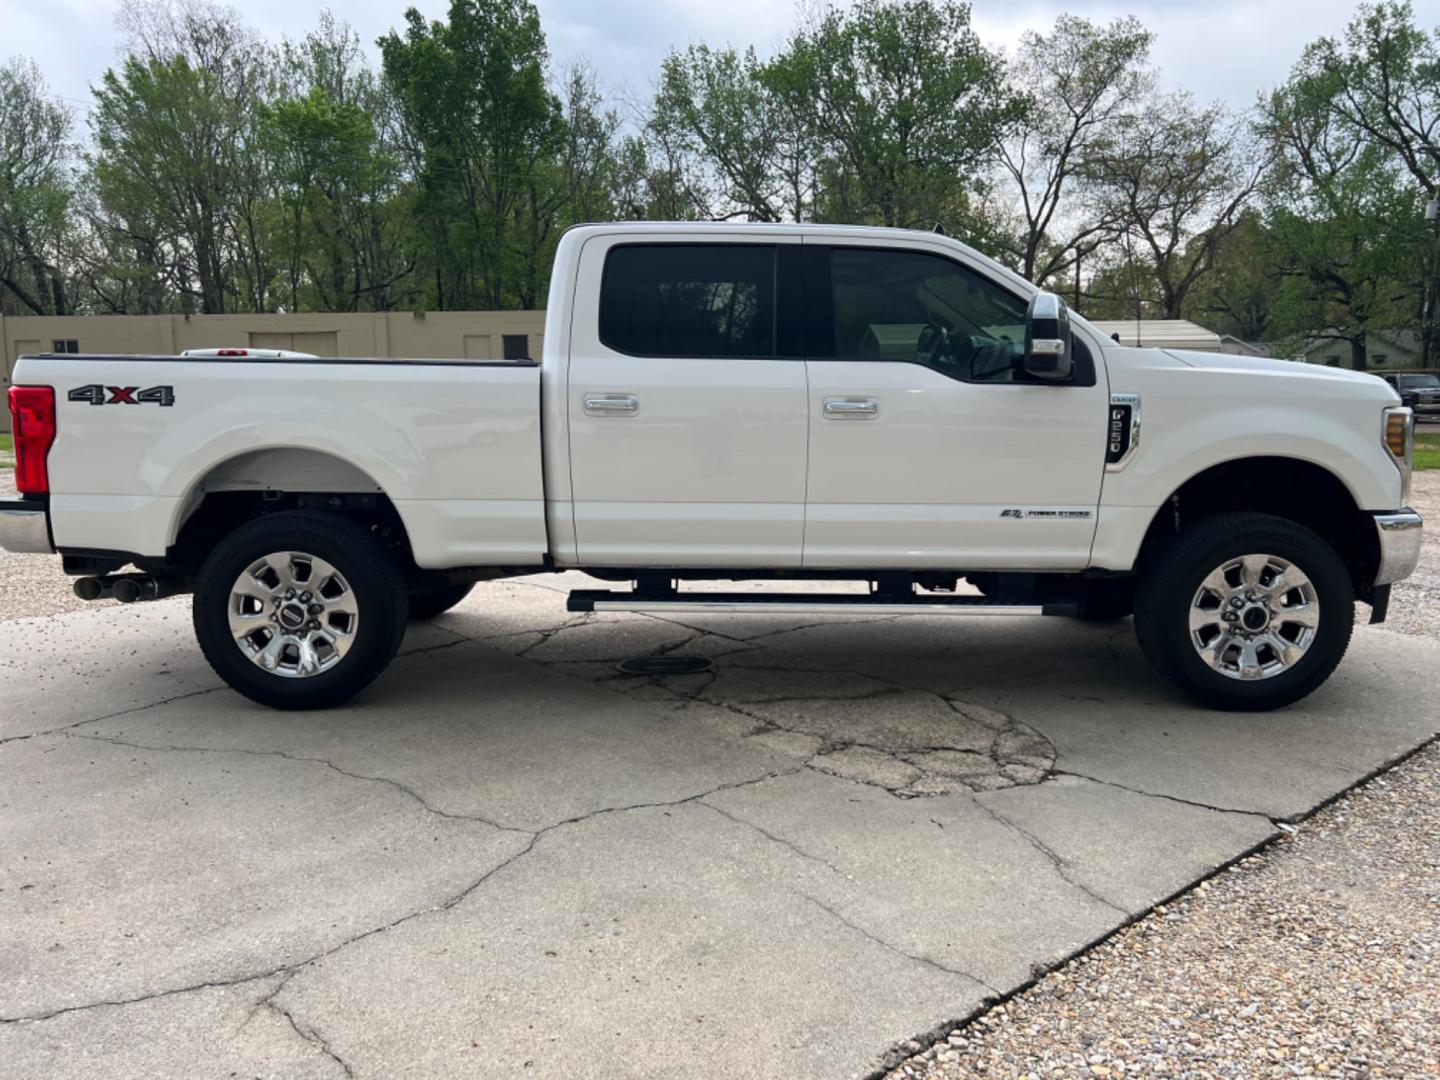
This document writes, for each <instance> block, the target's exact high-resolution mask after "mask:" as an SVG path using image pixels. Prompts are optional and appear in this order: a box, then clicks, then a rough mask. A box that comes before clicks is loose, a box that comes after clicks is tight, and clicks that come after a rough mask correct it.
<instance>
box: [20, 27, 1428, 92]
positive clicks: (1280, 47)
mask: <svg viewBox="0 0 1440 1080" xmlns="http://www.w3.org/2000/svg"><path fill="white" fill-rule="evenodd" d="M537 3H538V6H539V8H540V16H541V21H542V22H543V24H544V27H545V31H546V34H547V36H548V38H549V41H550V50H551V54H552V56H553V58H554V61H555V62H556V64H557V65H561V64H565V63H567V62H569V61H571V60H576V59H584V60H587V61H588V62H589V63H590V64H591V65H592V66H594V67H595V69H596V70H597V71H598V72H599V74H600V77H601V80H602V81H603V82H604V83H605V84H606V86H607V89H609V90H610V91H611V93H612V94H615V95H616V96H619V95H620V94H628V95H629V97H630V98H631V99H633V100H640V99H645V98H648V97H649V93H650V85H651V82H650V81H651V79H652V78H653V75H654V72H655V70H656V68H657V66H658V64H659V61H660V58H661V57H663V56H664V55H665V53H666V52H667V51H669V50H670V49H672V48H677V47H682V48H683V47H684V46H685V45H687V44H689V43H691V42H694V41H705V42H709V43H711V44H716V45H723V44H731V45H736V46H744V45H750V44H753V45H755V46H756V47H757V48H758V49H759V50H760V51H761V52H762V53H768V52H771V51H773V50H774V49H775V48H776V47H777V46H779V45H780V44H781V43H782V42H783V40H784V38H785V36H786V34H787V31H788V30H789V29H790V27H791V26H792V25H793V24H794V22H795V7H794V4H793V3H792V2H790V0H537ZM117 6H118V0H0V59H4V58H8V57H9V56H12V55H15V54H17V53H18V54H22V55H27V56H30V57H32V58H33V59H34V60H36V62H37V63H39V64H40V66H41V68H42V69H44V71H45V72H46V77H47V78H48V80H49V81H50V86H51V90H52V91H53V92H55V93H58V94H60V95H62V96H64V97H65V98H67V99H69V100H70V103H71V104H72V105H74V106H75V107H76V108H77V110H81V111H83V108H84V106H85V105H86V103H87V101H88V92H87V87H88V86H89V85H90V83H92V82H94V81H95V80H96V78H97V77H98V76H99V74H100V73H101V72H102V71H103V70H104V69H105V68H106V67H107V66H109V65H110V64H112V63H113V62H114V59H115V27H114V17H115V11H116V8H117ZM234 6H236V7H238V8H240V10H241V11H242V12H243V13H244V17H245V18H246V19H247V20H248V21H249V22H250V24H251V25H252V26H254V27H255V28H256V29H258V30H259V31H260V32H261V33H262V34H264V35H265V36H266V37H269V38H271V39H276V40H278V39H279V38H281V37H287V36H288V37H292V38H298V37H301V36H303V35H304V34H305V33H306V31H308V30H309V29H310V28H311V27H313V26H314V24H315V19H316V16H317V15H318V13H319V12H320V11H321V10H323V9H324V8H326V7H329V8H330V9H332V10H333V11H334V12H335V13H336V14H337V15H339V16H340V17H342V18H344V19H346V20H348V21H349V22H350V23H351V25H352V26H354V27H355V29H356V30H357V31H358V32H359V33H360V35H361V38H362V39H363V40H364V41H365V42H366V43H367V44H372V45H373V42H374V39H375V38H377V37H379V36H380V35H381V34H383V33H385V32H386V31H387V30H389V29H391V28H392V27H395V26H398V25H399V24H400V22H401V18H402V14H403V11H404V9H405V8H406V7H407V6H409V5H408V4H406V3H405V0H348V2H347V0H240V2H236V3H235V4H234ZM414 6H417V7H419V8H420V10H421V11H423V12H424V13H425V14H426V15H428V16H430V17H432V18H436V17H442V16H443V15H444V12H445V10H446V8H447V7H448V6H449V4H448V0H419V2H418V3H416V4H415V5H414ZM1414 6H1415V11H1416V15H1417V18H1418V19H1419V21H1420V23H1421V25H1423V26H1427V27H1432V28H1433V27H1435V26H1437V25H1440V0H1415V4H1414ZM1355 7H1356V4H1355V3H1354V2H1351V0H1211V2H1208V3H1187V2H1183V0H1144V2H1138V0H1137V2H1132V3H1097V2H1093V0H1073V2H1071V3H1051V2H1044V0H975V2H974V6H973V11H974V22H975V25H976V28H977V29H978V31H979V32H980V35H981V37H982V38H983V39H984V40H985V42H986V43H987V44H989V45H991V46H992V47H1002V48H1006V49H1009V48H1012V47H1013V46H1014V44H1015V42H1016V41H1017V40H1018V38H1019V35H1020V34H1021V33H1022V32H1023V31H1024V30H1026V29H1028V28H1032V27H1034V28H1043V27H1046V26H1048V25H1050V24H1051V23H1052V22H1053V21H1054V18H1055V16H1056V14H1058V13H1059V12H1061V11H1069V12H1071V13H1073V14H1077V15H1084V16H1086V17H1088V18H1091V19H1094V20H1096V21H1108V20H1109V19H1112V18H1114V17H1115V16H1117V15H1121V14H1134V15H1136V16H1138V17H1139V18H1140V20H1141V21H1142V22H1143V23H1144V24H1145V25H1146V26H1148V27H1149V28H1150V29H1151V30H1153V31H1154V32H1155V33H1156V35H1157V40H1156V44H1155V50H1154V58H1155V60H1156V62H1157V64H1158V65H1159V67H1160V69H1161V72H1162V74H1163V76H1164V79H1165V82H1166V83H1167V84H1169V85H1170V86H1172V87H1177V88H1178V87H1185V88H1188V89H1190V90H1192V91H1194V92H1195V94H1196V95H1197V96H1199V97H1200V98H1201V99H1203V100H1207V101H1208V100H1212V99H1223V100H1225V101H1228V102H1231V103H1232V104H1235V105H1238V106H1245V105H1248V104H1250V103H1251V102H1252V101H1253V100H1254V99H1255V95H1256V94H1257V93H1258V92H1260V91H1261V90H1264V89H1268V88H1270V87H1272V86H1274V85H1275V84H1276V83H1277V82H1279V81H1280V80H1281V79H1282V78H1283V77H1284V75H1285V73H1286V72H1287V71H1288V70H1289V68H1290V66H1291V65H1292V64H1293V63H1294V62H1295V59H1296V58H1297V57H1298V55H1299V53H1300V50H1301V48H1302V47H1303V46H1304V45H1305V43H1306V42H1308V41H1311V40H1313V39H1314V38H1316V37H1318V36H1320V35H1322V34H1338V33H1339V32H1340V31H1341V30H1342V29H1343V28H1344V26H1345V24H1346V23H1347V22H1348V21H1349V19H1350V17H1351V15H1352V14H1353V12H1354V10H1355ZM372 52H373V48H372Z"/></svg>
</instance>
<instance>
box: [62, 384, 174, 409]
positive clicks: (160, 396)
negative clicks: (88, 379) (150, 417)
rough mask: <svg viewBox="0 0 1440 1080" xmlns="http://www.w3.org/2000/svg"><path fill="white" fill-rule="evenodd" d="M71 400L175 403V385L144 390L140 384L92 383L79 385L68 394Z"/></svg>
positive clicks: (148, 403) (142, 403)
mask: <svg viewBox="0 0 1440 1080" xmlns="http://www.w3.org/2000/svg"><path fill="white" fill-rule="evenodd" d="M67 396H68V397H69V399H70V400H71V401H83V402H85V403H87V404H89V405H162V406H169V405H174V404H175V388H174V387H173V386H150V387H146V388H145V389H144V390H142V389H140V387H138V386H101V385H100V384H99V383H90V384H89V385H88V386H77V387H75V389H74V390H71V391H70V393H69V394H68V395H67Z"/></svg>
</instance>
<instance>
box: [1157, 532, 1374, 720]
mask: <svg viewBox="0 0 1440 1080" xmlns="http://www.w3.org/2000/svg"><path fill="white" fill-rule="evenodd" d="M1354 620H1355V593H1354V587H1353V586H1352V584H1351V580H1350V574H1349V573H1348V571H1347V570H1346V568H1345V564H1344V563H1343V562H1342V561H1341V559H1340V557H1339V556H1338V555H1337V554H1336V553H1335V550H1334V549H1333V548H1332V547H1331V546H1330V545H1329V544H1327V543H1326V542H1325V541H1324V540H1322V539H1321V538H1320V537H1319V536H1318V535H1316V534H1315V533H1314V532H1312V531H1311V530H1309V529H1307V528H1305V527H1304V526H1301V525H1297V524H1296V523H1295V522H1293V521H1288V520H1286V519H1284V518H1279V517H1273V516H1271V515H1268V514H1252V513H1231V514H1217V515H1215V516H1214V517H1209V518H1205V519H1203V520H1201V521H1198V522H1196V523H1195V524H1194V525H1191V526H1189V527H1188V528H1186V529H1183V530H1182V531H1181V532H1179V533H1177V534H1176V535H1175V536H1172V537H1170V538H1169V539H1168V540H1166V541H1165V542H1164V543H1163V544H1162V545H1161V546H1160V548H1159V549H1158V550H1157V551H1156V552H1155V554H1154V556H1153V558H1152V559H1150V560H1149V564H1148V566H1147V568H1146V570H1145V571H1144V572H1143V573H1142V575H1141V578H1140V585H1139V589H1138V591H1137V593H1136V597H1135V633H1136V636H1137V637H1138V638H1139V640H1140V647H1141V649H1142V650H1143V651H1144V653H1145V655H1146V657H1147V658H1148V659H1149V660H1150V662H1151V664H1153V665H1154V666H1155V668H1156V670H1157V671H1159V672H1160V674H1162V675H1164V676H1165V677H1166V678H1168V679H1169V680H1170V681H1172V682H1173V683H1175V684H1176V685H1177V686H1179V687H1180V688H1181V689H1182V690H1184V691H1185V692H1186V693H1188V694H1189V695H1190V696H1191V697H1194V698H1195V699H1196V700H1198V701H1200V702H1202V703H1204V704H1206V705H1210V706H1213V707H1215V708H1221V709H1236V710H1262V709H1275V708H1279V707H1280V706H1282V705H1289V704H1291V703H1292V702H1295V701H1299V700H1300V699H1301V698H1303V697H1305V696H1306V695H1307V694H1309V693H1310V692H1311V691H1313V690H1314V689H1315V688H1316V687H1318V686H1319V685H1320V684H1321V683H1323V682H1324V681H1325V680H1326V679H1327V678H1329V677H1330V674H1331V672H1333V671H1334V670H1335V668H1336V666H1337V665H1338V664H1339V663H1340V659H1341V657H1343V656H1344V655H1345V649H1346V647H1347V646H1348V645H1349V644H1350V633H1351V630H1352V629H1353V626H1354Z"/></svg>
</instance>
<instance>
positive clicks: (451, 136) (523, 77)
mask: <svg viewBox="0 0 1440 1080" xmlns="http://www.w3.org/2000/svg"><path fill="white" fill-rule="evenodd" d="M405 21H406V28H405V32H404V34H403V35H401V34H398V33H391V34H388V35H386V36H385V37H383V38H381V39H380V49H381V54H382V56H383V60H384V70H385V77H386V79H387V80H388V81H389V83H390V85H391V86H392V87H393V88H394V91H395V94H396V98H397V101H398V103H399V109H400V115H401V117H402V119H403V122H404V127H405V132H406V138H407V142H408V144H409V147H410V151H411V154H412V156H413V163H414V168H415V171H416V175H417V179H418V189H419V190H418V194H417V197H416V200H415V204H414V213H415V215H416V219H417V226H418V228H419V230H420V232H421V234H422V235H423V236H424V238H425V240H426V242H427V244H426V246H427V248H428V251H427V256H428V258H427V262H428V263H429V265H428V266H427V267H426V269H427V270H428V272H429V274H430V275H431V276H432V280H433V296H432V299H433V302H434V303H435V305H436V306H438V307H442V308H444V307H452V308H462V307H489V308H501V307H505V306H507V305H508V304H511V303H514V302H515V301H516V300H517V299H521V300H524V301H531V302H533V300H534V295H533V292H532V289H533V273H532V272H531V269H530V268H529V267H528V266H527V263H529V262H530V261H531V260H530V259H529V255H530V252H529V251H527V249H526V245H527V244H528V243H533V242H534V239H535V238H534V236H533V235H531V236H529V237H528V238H525V237H524V235H523V234H524V232H525V231H526V230H522V229H518V228H517V224H518V223H519V222H521V221H523V220H524V219H526V218H527V217H530V218H533V216H534V214H535V213H536V212H537V210H538V205H537V202H536V200H537V198H541V199H543V198H544V196H542V195H539V191H540V189H541V188H542V187H544V186H545V185H544V184H543V183H542V177H541V176H540V173H541V172H543V171H544V169H545V166H546V165H547V163H550V162H553V161H554V159H555V158H556V156H557V154H558V151H559V147H560V144H561V141H562V139H563V121H562V113H561V106H560V102H559V101H558V99H557V98H556V96H555V95H554V94H553V93H551V91H550V90H549V88H548V86H547V85H546V65H547V62H548V53H547V50H546V45H545V35H544V33H543V32H542V31H541V29H540V17H539V15H538V13H537V12H536V10H535V7H534V5H533V4H531V3H529V2H528V0H452V2H451V4H450V9H449V19H448V21H445V22H441V21H427V20H426V19H425V18H424V16H422V15H421V14H420V12H419V11H417V10H416V9H414V8H411V9H410V10H408V11H407V12H406V13H405ZM522 239H523V240H524V241H525V242H523V243H522V242H520V241H521V240H522Z"/></svg>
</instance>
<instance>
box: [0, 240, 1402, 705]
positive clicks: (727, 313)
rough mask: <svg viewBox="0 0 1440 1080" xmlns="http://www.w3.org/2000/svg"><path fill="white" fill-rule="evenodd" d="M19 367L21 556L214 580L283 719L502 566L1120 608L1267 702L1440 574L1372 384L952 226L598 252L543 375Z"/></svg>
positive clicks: (860, 598) (233, 670)
mask: <svg viewBox="0 0 1440 1080" xmlns="http://www.w3.org/2000/svg"><path fill="white" fill-rule="evenodd" d="M13 381H14V386H13V387H12V389H11V390H10V406H11V410H12V413H13V419H14V429H15V449H16V455H17V465H16V480H17V486H18V489H19V491H20V493H21V497H20V498H19V499H18V500H13V501H8V502H4V503H0V541H3V543H4V545H5V546H6V547H7V548H9V549H10V550H12V551H37V552H50V551H55V552H58V553H59V554H60V555H61V557H62V559H63V566H64V569H65V571H66V572H67V573H69V574H72V575H76V576H77V577H79V578H80V580H78V581H77V582H76V591H77V592H78V593H79V594H80V595H82V596H85V597H94V598H99V597H106V596H113V597H114V598H116V599H120V600H126V601H133V600H137V599H149V598H154V597H159V596H163V595H167V594H169V593H174V592H183V591H193V593H194V602H193V606H194V624H195V632H196V635H197V637H198V638H199V642H200V647H201V648H202V649H203V650H204V653H205V655H206V657H207V658H208V659H209V661H210V663H211V664H212V665H213V666H214V667H215V670H216V671H217V672H219V674H220V675H221V676H222V677H223V678H224V679H225V680H226V681H227V682H228V683H230V685H231V686H233V687H235V689H237V690H239V691H240V692H241V693H242V694H245V695H247V696H249V697H251V698H253V699H254V700H256V701H259V702H263V703H266V704H269V705H274V706H280V707H287V708H303V707H315V706H324V705H329V704H333V703H335V702H338V701H341V700H343V699H345V698H346V697H348V696H350V695H352V694H354V693H355V692H357V691H358V690H360V689H361V688H363V687H364V686H366V685H367V684H368V683H369V682H370V681H371V680H373V679H374V678H375V677H376V676H377V675H378V674H379V673H380V672H381V671H382V669H383V668H384V667H385V666H386V664H388V663H389V661H390V659H391V658H392V657H393V656H394V654H395V652H396V649H397V648H398V646H399V644H400V639H401V636H402V634H403V633H404V629H405V625H406V621H407V618H411V617H424V616H427V615H433V614H435V613H438V612H440V611H442V610H444V609H446V608H447V607H449V606H451V605H453V604H455V603H457V602H458V601H459V600H460V599H461V598H462V597H463V596H464V595H465V593H466V591H467V590H468V589H469V588H470V587H471V585H472V584H473V583H474V582H476V581H480V580H487V579H494V578H499V577H505V576H510V575H520V574H534V573H539V572H546V571H560V570H567V569H579V570H584V571H586V572H587V573H589V574H591V575H593V576H595V577H598V578H601V579H605V580H606V581H611V582H615V583H617V584H618V583H630V586H631V587H629V588H628V589H626V588H617V589H615V590H584V591H577V592H575V593H573V594H571V597H570V607H571V609H572V610H578V611H591V610H596V611H598V610H631V611H645V612H735V611H776V612H786V613H794V612H799V611H819V612H826V613H837V614H838V613H845V612H865V613H875V612H877V611H883V612H898V613H905V612H915V613H919V614H928V615H935V614H946V615H994V614H999V615H1015V614H1046V615H1071V616H1078V617H1081V618H1092V619H1103V618H1120V617H1124V616H1126V615H1128V614H1130V613H1131V612H1133V614H1134V621H1135V630H1136V633H1137V634H1138V636H1139V640H1140V644H1141V645H1142V646H1143V649H1144V652H1145V654H1146V656H1147V657H1148V658H1149V659H1150V661H1151V662H1152V663H1153V664H1154V666H1155V667H1156V668H1158V669H1159V671H1160V672H1162V673H1163V674H1164V675H1165V676H1167V677H1168V678H1169V679H1171V680H1172V681H1173V682H1174V683H1175V684H1177V685H1178V686H1179V687H1181V688H1182V689H1183V690H1185V691H1187V692H1189V693H1190V694H1191V695H1193V696H1194V697H1196V698H1198V699H1200V700H1201V701H1204V702H1206V703H1209V704H1212V705H1215V706H1220V707H1225V708H1235V709H1265V708H1273V707H1275V706H1279V705H1283V704H1286V703H1289V702H1293V701H1295V700H1297V699H1298V698H1300V697H1302V696H1304V695H1305V694H1308V693H1309V692H1310V691H1312V690H1313V689H1315V687H1317V686H1319V685H1320V684H1321V683H1322V682H1323V681H1324V680H1325V679H1326V678H1327V677H1328V676H1329V674H1330V673H1331V672H1332V671H1333V670H1334V669H1335V666H1336V665H1337V664H1338V663H1339V662H1340V659H1341V657H1342V655H1343V653H1344V652H1345V648H1346V645H1347V643H1348V642H1349V639H1350V634H1351V628H1352V624H1353V621H1354V601H1355V600H1356V598H1359V599H1360V600H1362V601H1365V602H1368V603H1369V604H1370V605H1371V607H1372V621H1378V620H1380V619H1383V618H1384V615H1385V608H1386V604H1387V601H1388V598H1389V591H1390V585H1391V583H1392V582H1394V581H1397V580H1399V579H1400V578H1403V577H1405V576H1406V575H1408V574H1409V573H1410V572H1411V571H1412V570H1413V569H1414V567H1415V564H1416V561H1417V559H1418V557H1419V548H1420V535H1421V521H1420V518H1419V516H1418V515H1417V514H1415V513H1414V512H1413V511H1412V510H1409V509H1407V508H1406V506H1405V504H1406V501H1407V488H1408V484H1409V477H1410V469H1411V453H1412V451H1411V441H1412V419H1413V418H1412V416H1411V413H1410V410H1408V409H1406V408H1404V407H1402V406H1401V405H1400V404H1399V399H1398V397H1397V395H1396V393H1395V392H1394V390H1392V389H1391V388H1389V387H1387V386H1386V385H1385V383H1384V382H1382V381H1381V380H1380V379H1377V378H1374V377H1372V376H1369V375H1361V374H1354V373H1351V372H1346V371H1338V370H1332V369H1324V368H1315V367H1310V366H1306V365H1302V364H1295V363H1287V362H1282V361H1273V360H1258V359H1251V358H1241V357H1233V356H1225V355H1215V354H1207V353H1186V352H1175V351H1173V350H1168V349H1157V348H1123V347H1121V346H1119V345H1117V344H1116V343H1115V342H1113V341H1112V340H1110V339H1108V338H1106V337H1105V335H1104V334H1102V333H1100V332H1098V331H1097V330H1096V329H1095V328H1094V327H1092V326H1091V325H1090V324H1089V323H1087V322H1086V321H1085V320H1084V319H1081V318H1079V317H1075V318H1073V319H1072V318H1071V317H1070V315H1069V313H1068V312H1067V310H1066V308H1065V305H1064V303H1063V302H1062V301H1061V300H1060V299H1059V298H1058V297H1056V296H1055V295H1053V294H1050V293H1046V292H1042V291H1040V290H1038V289H1037V288H1036V287H1035V286H1033V285H1032V284H1030V283H1029V282H1027V281H1025V280H1024V279H1022V278H1020V277H1018V276H1017V275H1015V274H1013V273H1011V272H1010V271H1008V270H1006V269H1005V268H1003V267H1002V266H1000V265H999V264H997V263H995V262H994V261H992V260H990V259H987V258H985V257H984V256H982V255H980V254H979V253H977V252H975V251H973V250H971V249H970V248H968V247H966V246H965V245H963V244H960V243H958V242H956V241H954V240H951V239H947V238H945V237H942V236H938V235H932V234H926V233H918V232H908V231H899V230H883V229H865V228H840V227H830V226H810V225H804V226H777V225H764V226H753V225H714V224H699V225H687V224H640V223H629V224H624V225H603V226H585V227H580V228H576V229H572V230H571V231H570V232H568V233H567V234H566V235H565V236H564V238H563V239H562V240H561V242H560V245H559V249H558V252H557V254H556V259H555V266H554V272H553V276H552V281H551V287H550V296H549V303H548V308H547V311H546V321H545V334H544V347H543V359H542V360H541V361H539V362H535V361H522V362H511V363H473V362H456V361H438V360H411V361H384V360H360V359H356V360H344V359H340V360H333V359H301V360H297V359H284V358H275V359H270V360H266V359H255V358H252V357H249V356H245V355H228V356H227V355H217V356H214V357H210V358H193V357H192V358H180V357H161V356H149V357H144V356H83V355H80V356H77V355H49V356H29V357H24V358H22V359H21V360H20V361H19V362H18V364H17V366H16V368H15V372H14V379H13ZM127 564H133V566H134V567H135V568H136V569H135V570H133V571H129V572H122V571H123V569H124V567H125V566H126V565H127ZM786 579H812V580H813V579H833V580H837V581H840V580H851V581H857V580H858V581H864V582H868V583H869V584H870V588H869V591H868V593H856V592H854V591H853V587H852V589H851V591H850V592H849V593H848V594H847V593H826V592H824V591H821V592H819V593H817V592H815V591H813V590H814V588H815V587H814V586H813V585H812V586H810V589H809V591H804V592H791V593H789V594H787V593H786V592H784V591H783V584H780V583H783V582H784V581H785V580H786ZM960 579H964V581H965V582H966V583H968V585H969V586H971V588H968V589H963V590H959V591H957V584H958V583H959V582H960ZM700 580H707V581H712V582H713V581H725V580H763V581H765V582H771V583H775V585H774V591H770V592H765V591H754V590H751V591H746V592H740V593H726V592H721V591H712V590H714V589H715V588H717V586H713V585H712V586H708V587H707V588H704V589H699V590H697V589H694V588H693V587H692V588H691V589H689V590H688V591H687V589H686V588H685V583H687V582H695V581H700Z"/></svg>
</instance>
